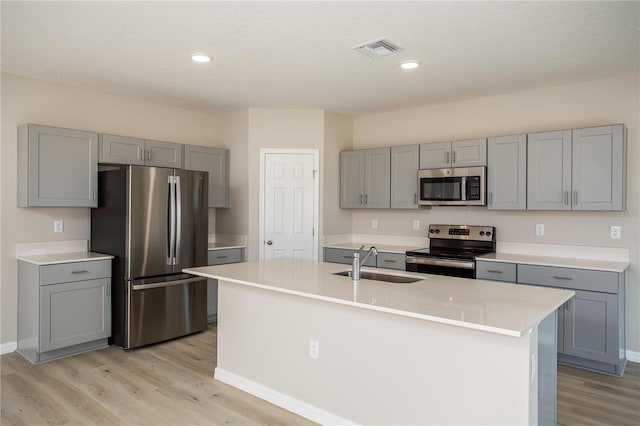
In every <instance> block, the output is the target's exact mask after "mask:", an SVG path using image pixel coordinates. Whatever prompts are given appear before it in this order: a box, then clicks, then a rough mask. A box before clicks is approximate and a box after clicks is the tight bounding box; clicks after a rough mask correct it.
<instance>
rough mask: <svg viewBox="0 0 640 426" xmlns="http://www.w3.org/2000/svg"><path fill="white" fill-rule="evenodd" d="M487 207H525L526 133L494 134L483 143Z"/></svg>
mask: <svg viewBox="0 0 640 426" xmlns="http://www.w3.org/2000/svg"><path fill="white" fill-rule="evenodd" d="M487 151H488V154H487V207H488V208H489V210H525V209H526V207H527V196H526V194H527V136H526V135H524V134H523V135H513V136H497V137H492V138H489V140H488V142H487Z"/></svg>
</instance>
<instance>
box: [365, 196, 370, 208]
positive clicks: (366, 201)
mask: <svg viewBox="0 0 640 426" xmlns="http://www.w3.org/2000/svg"><path fill="white" fill-rule="evenodd" d="M367 204H369V194H364V205H365V206H366V205H367Z"/></svg>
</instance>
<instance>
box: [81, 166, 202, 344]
mask: <svg viewBox="0 0 640 426" xmlns="http://www.w3.org/2000/svg"><path fill="white" fill-rule="evenodd" d="M208 185H209V184H208V173H207V172H198V171H189V170H180V169H169V168H161V167H145V166H107V165H101V170H100V171H99V173H98V207H97V208H94V209H92V210H91V250H92V251H96V252H100V253H106V254H111V255H113V256H115V258H114V260H113V274H112V286H111V288H112V294H111V297H112V302H111V306H112V328H111V330H112V336H111V340H110V342H111V343H113V344H116V345H118V346H121V347H123V348H125V349H129V348H134V347H138V346H143V345H147V344H150V343H155V342H159V341H163V340H167V339H172V338H175V337H179V336H183V335H187V334H190V333H194V332H196V331H201V330H204V329H205V328H206V326H207V280H206V279H204V278H201V277H195V276H193V275H188V274H183V273H182V272H181V270H182V269H183V268H189V267H194V266H205V265H206V264H207V237H208V210H207V209H208V199H207V197H208V195H207V194H208Z"/></svg>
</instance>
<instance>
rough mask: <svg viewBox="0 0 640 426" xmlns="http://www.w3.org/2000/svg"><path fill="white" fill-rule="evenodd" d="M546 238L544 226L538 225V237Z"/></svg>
mask: <svg viewBox="0 0 640 426" xmlns="http://www.w3.org/2000/svg"><path fill="white" fill-rule="evenodd" d="M542 236H544V224H542V223H539V224H537V225H536V237H542Z"/></svg>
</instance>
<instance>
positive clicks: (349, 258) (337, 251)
mask: <svg viewBox="0 0 640 426" xmlns="http://www.w3.org/2000/svg"><path fill="white" fill-rule="evenodd" d="M356 251H357V250H350V249H341V248H333V247H324V261H325V262H331V263H344V264H345V265H351V264H353V253H354V252H356ZM366 254H367V250H361V251H360V259H363V258H364V256H365V255H366ZM364 266H371V267H374V268H376V267H377V268H389V269H402V270H404V269H405V263H404V253H386V252H378V256H369V258H368V259H367V261H366V262H365V263H364Z"/></svg>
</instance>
